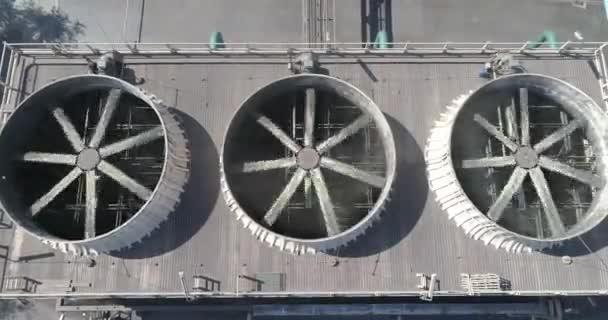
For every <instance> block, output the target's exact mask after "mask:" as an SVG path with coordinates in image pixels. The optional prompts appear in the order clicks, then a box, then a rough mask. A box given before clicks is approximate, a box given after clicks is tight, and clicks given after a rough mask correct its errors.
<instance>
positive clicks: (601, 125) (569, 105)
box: [426, 74, 608, 252]
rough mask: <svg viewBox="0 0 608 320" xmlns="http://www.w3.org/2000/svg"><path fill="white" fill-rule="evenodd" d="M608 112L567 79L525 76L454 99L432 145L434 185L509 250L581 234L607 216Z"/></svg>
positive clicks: (446, 201) (472, 231)
mask: <svg viewBox="0 0 608 320" xmlns="http://www.w3.org/2000/svg"><path fill="white" fill-rule="evenodd" d="M605 122H606V121H605V116H604V114H603V112H602V110H601V109H600V107H599V106H598V105H597V104H596V103H595V102H594V101H593V100H592V99H591V98H590V97H589V96H587V95H586V94H584V93H583V92H582V91H580V90H578V89H577V88H575V87H573V86H572V85H570V84H568V83H566V82H564V81H561V80H559V79H555V78H551V77H547V76H542V75H535V74H521V75H512V76H505V77H501V78H498V79H496V80H493V81H491V82H489V83H487V84H486V85H484V86H483V87H481V88H480V89H478V90H476V91H475V92H473V93H472V94H470V95H465V96H461V97H459V98H457V99H456V100H454V102H453V104H452V105H450V106H449V107H448V110H447V112H446V113H444V114H443V115H442V117H441V120H440V121H438V122H437V123H436V127H435V128H434V129H433V130H432V133H431V136H430V137H429V141H428V144H427V150H426V160H427V164H428V174H429V180H430V185H431V189H432V190H434V191H435V194H436V196H437V200H438V201H439V203H440V204H441V206H442V208H443V209H445V210H446V212H447V213H448V216H449V217H450V218H451V219H453V220H454V221H456V223H457V224H458V225H459V226H461V227H462V228H464V230H465V231H466V233H467V234H469V235H470V236H472V237H473V238H475V239H481V240H483V241H484V242H485V243H486V244H492V245H494V246H496V247H501V248H505V249H507V250H509V251H517V252H519V251H531V250H532V249H542V248H546V247H550V246H552V245H554V244H556V243H559V242H561V241H564V240H567V239H571V238H573V237H576V236H579V235H581V234H582V233H584V232H586V231H588V230H590V229H591V228H593V227H594V226H596V225H597V224H598V223H600V221H602V220H603V219H604V217H605V216H606V214H607V213H608V210H606V209H608V202H607V199H606V198H607V193H606V191H605V182H606V177H607V176H608V172H607V166H606V147H607V144H606V139H605V136H606V133H607V132H606V125H605Z"/></svg>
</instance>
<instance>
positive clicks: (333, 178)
mask: <svg viewBox="0 0 608 320" xmlns="http://www.w3.org/2000/svg"><path fill="white" fill-rule="evenodd" d="M221 162H222V163H221V170H222V181H221V183H222V191H223V194H224V198H225V200H226V202H227V204H228V205H229V206H230V208H231V210H232V211H233V212H234V214H235V215H236V218H237V219H238V220H240V221H241V222H242V224H243V226H244V227H245V228H247V229H249V230H250V231H251V233H252V234H253V235H254V236H255V237H256V238H258V239H260V240H261V241H263V242H266V243H268V244H269V245H271V246H275V247H278V248H280V249H281V250H286V251H289V252H291V253H295V254H302V253H314V252H316V251H325V250H330V249H334V248H337V247H339V246H342V245H344V244H346V243H348V242H349V241H352V240H354V239H355V238H356V237H357V236H359V235H361V234H362V233H363V232H365V230H366V229H367V228H368V227H369V226H370V225H371V224H372V223H373V221H374V220H376V219H377V218H378V217H379V214H380V212H381V211H382V210H383V208H384V205H385V203H386V202H387V200H388V195H389V192H390V189H391V185H392V183H393V180H394V179H395V162H396V159H395V144H394V140H393V135H392V132H391V129H390V127H389V125H388V123H387V121H386V119H385V118H384V115H383V114H382V112H381V111H380V109H379V108H378V107H377V106H376V105H375V104H374V102H373V101H372V100H371V99H370V98H369V97H367V96H366V95H365V94H364V93H363V92H361V91H360V90H358V89H357V88H355V87H353V86H352V85H350V84H348V83H347V82H344V81H342V80H339V79H336V78H333V77H329V76H324V75H315V74H301V75H295V76H289V77H286V78H282V79H279V80H277V81H274V82H272V83H270V84H268V85H267V86H265V87H263V88H261V89H259V90H258V91H256V92H255V93H254V94H253V95H251V96H250V97H249V98H248V99H246V100H245V102H244V103H243V104H242V106H241V107H240V109H239V110H238V112H237V113H236V115H235V116H234V118H233V119H232V120H231V122H230V125H229V127H228V129H227V132H226V136H225V140H224V145H223V150H222V156H221Z"/></svg>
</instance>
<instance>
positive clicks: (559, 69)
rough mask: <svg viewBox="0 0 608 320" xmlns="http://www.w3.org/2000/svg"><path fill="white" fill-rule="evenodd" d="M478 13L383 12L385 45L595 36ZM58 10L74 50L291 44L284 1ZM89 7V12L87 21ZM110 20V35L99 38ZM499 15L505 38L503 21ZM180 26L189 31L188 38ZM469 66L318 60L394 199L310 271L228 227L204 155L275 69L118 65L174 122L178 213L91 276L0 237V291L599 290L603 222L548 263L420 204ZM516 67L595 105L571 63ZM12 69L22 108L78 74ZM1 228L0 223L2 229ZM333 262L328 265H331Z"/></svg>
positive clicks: (581, 66)
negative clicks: (353, 112) (0, 253)
mask: <svg viewBox="0 0 608 320" xmlns="http://www.w3.org/2000/svg"><path fill="white" fill-rule="evenodd" d="M330 2H331V3H335V8H337V9H336V10H335V11H334V12H335V15H334V17H335V20H334V25H335V29H334V30H333V31H332V32H331V35H330V40H331V41H332V42H361V41H362V35H361V27H360V24H361V10H360V8H359V6H358V5H354V3H353V2H346V1H340V0H335V1H330ZM108 3H109V4H108ZM478 3H479V2H478V1H461V2H459V3H458V5H456V4H448V3H446V2H444V1H439V0H438V1H433V0H432V1H425V2H421V1H399V2H395V3H393V6H392V12H393V18H392V23H393V25H392V28H393V34H394V35H393V37H394V39H395V41H429V42H431V41H485V40H495V41H526V40H530V39H531V38H535V37H536V35H537V34H538V33H540V32H541V31H542V30H544V29H552V30H554V31H555V32H556V33H557V34H558V38H559V39H560V41H565V40H569V39H570V38H571V37H572V33H573V32H574V31H576V30H579V31H581V33H582V34H583V35H584V36H585V37H586V40H601V30H602V28H604V29H605V24H606V21H605V17H604V16H603V15H604V13H603V10H601V9H602V8H601V6H598V5H591V7H590V8H588V9H587V10H582V9H578V8H574V7H572V5H571V4H570V3H569V2H563V1H537V2H530V1H523V0H522V1H519V0H517V1H492V2H486V3H485V5H484V6H483V7H479V5H478ZM59 5H60V7H62V8H64V9H65V10H67V11H68V13H70V14H71V15H73V16H75V17H76V18H79V19H82V20H83V22H84V23H85V25H87V33H86V34H85V36H84V39H83V40H86V41H88V42H125V41H140V42H161V43H162V42H206V41H208V37H209V35H210V34H211V32H212V31H216V30H220V31H222V32H223V34H224V36H225V38H226V40H227V41H230V42H301V41H305V40H306V39H307V38H306V32H304V30H303V28H304V27H303V22H302V16H303V6H302V4H301V3H300V2H297V4H296V2H283V1H264V2H262V3H260V2H256V3H255V4H254V3H252V2H240V1H222V2H219V3H217V5H213V6H209V5H205V4H203V3H200V2H198V1H181V2H180V3H179V4H178V5H176V8H179V11H178V12H176V13H175V14H166V11H167V4H166V3H165V2H162V1H150V0H148V1H144V0H141V1H128V2H126V3H125V2H123V1H110V2H106V3H104V4H101V3H100V2H92V3H87V4H84V3H82V2H79V1H67V0H66V1H59ZM127 5H128V8H127V7H126V6H127ZM91 6H103V7H100V8H99V10H98V11H96V10H94V8H91ZM108 7H112V8H113V9H112V10H108V9H107V8H108ZM116 8H121V9H116ZM268 8H272V13H270V12H269V10H268ZM332 8H333V7H332ZM122 9H124V19H125V20H124V23H123V24H118V23H110V21H113V20H114V19H115V17H116V15H117V14H116V12H118V11H120V10H122ZM539 11H542V12H543V14H539V13H538V12H539ZM85 12H86V13H85ZM89 12H97V13H95V14H94V15H90V14H89ZM233 12H237V13H238V14H237V15H235V14H233ZM497 12H500V13H501V14H497ZM514 16H516V17H517V20H518V23H514V22H513V21H512V17H514ZM463 17H464V18H463ZM159 19H162V20H163V23H162V24H161V23H158V21H159ZM183 21H188V22H191V24H189V25H188V28H185V27H184V24H183ZM236 21H238V23H236ZM112 28H114V29H112ZM463 31H465V32H463ZM308 39H310V37H309V38H308ZM485 61H486V59H484V58H470V59H462V58H446V57H443V58H434V59H421V58H390V59H378V58H366V57H362V58H361V61H355V60H354V59H331V60H326V61H322V63H323V67H324V68H327V69H328V71H329V74H330V75H332V76H335V77H339V78H341V79H343V80H346V81H348V82H350V83H352V84H353V85H355V86H356V87H358V88H359V89H361V90H362V91H363V92H365V93H366V94H367V95H368V96H370V97H371V98H372V99H374V101H375V102H376V104H377V105H378V106H379V107H380V108H381V109H382V111H383V112H384V113H385V115H386V116H387V118H388V119H389V122H390V123H391V125H392V129H393V133H394V135H395V137H396V140H397V143H398V146H397V147H398V160H399V168H398V179H397V181H396V183H395V186H394V189H393V192H394V195H395V196H394V197H393V199H392V201H391V202H390V203H389V206H388V208H387V210H386V211H385V212H384V214H383V217H382V219H381V220H380V221H379V223H378V224H377V225H375V226H374V227H373V228H372V229H370V230H369V231H368V232H367V233H366V235H365V236H364V237H362V238H360V239H358V240H357V242H356V243H354V244H352V245H351V246H349V247H347V248H345V249H341V250H340V251H338V252H336V253H334V254H324V253H321V254H317V255H314V256H293V255H290V254H288V253H282V252H279V251H278V250H276V249H272V248H269V247H267V246H265V245H264V244H262V243H260V242H259V241H257V240H256V239H254V238H253V237H252V236H251V235H250V234H249V233H248V232H247V231H246V230H244V229H243V228H242V227H241V226H240V225H239V224H238V223H237V221H236V219H235V218H234V216H233V215H232V213H231V212H230V211H229V210H228V208H227V206H226V205H225V203H224V201H223V199H222V198H221V194H220V191H219V189H220V188H219V172H218V161H219V155H218V154H219V150H220V148H221V144H222V139H223V135H224V132H225V128H226V127H227V125H228V123H229V121H230V118H231V115H232V114H234V112H235V111H236V110H237V108H238V107H239V106H240V104H241V102H242V101H243V100H244V99H245V98H246V97H247V96H248V95H250V94H251V93H252V92H253V91H254V90H256V89H257V88H259V87H261V86H263V85H265V84H267V83H269V82H271V81H273V80H275V79H277V78H279V77H282V76H286V75H289V74H290V72H289V71H288V70H287V68H286V60H285V59H274V60H264V59H260V58H257V57H242V58H238V59H226V60H222V59H214V60H213V61H211V60H207V61H201V60H188V59H174V60H171V59H164V60H155V61H152V60H150V61H145V60H143V61H142V60H139V61H137V62H135V61H133V62H132V63H129V61H127V67H128V68H130V69H132V70H133V71H134V73H135V75H136V76H137V77H141V78H143V79H144V80H145V82H144V83H143V84H142V85H141V86H142V87H143V88H145V89H146V90H148V91H150V92H153V93H154V94H156V95H157V96H159V97H160V98H162V99H163V100H164V101H165V102H166V103H167V104H168V105H169V106H171V107H173V108H175V109H177V110H179V111H180V112H181V116H182V118H183V119H184V125H185V127H186V129H187V131H188V133H189V134H190V137H191V138H190V139H191V144H192V149H193V152H192V153H193V154H192V157H193V162H194V166H193V168H194V169H193V173H192V179H191V180H192V182H191V185H190V186H189V188H188V191H187V193H186V194H185V197H184V199H183V201H182V204H181V206H180V208H179V210H178V211H177V212H176V213H175V214H174V215H173V217H172V218H171V219H170V220H169V221H168V222H167V223H166V224H164V225H162V227H161V229H160V230H159V232H157V233H154V234H152V235H151V237H150V238H146V239H144V241H143V243H142V244H141V245H137V246H135V247H133V248H130V249H129V250H124V251H122V252H119V253H116V254H114V255H103V256H100V257H99V258H97V264H96V266H95V267H93V268H90V267H88V266H87V263H86V261H85V260H84V259H81V258H74V257H69V256H65V255H63V254H61V253H59V252H55V251H50V250H49V249H48V248H47V247H46V246H44V245H43V244H41V243H39V242H38V241H37V240H35V239H33V238H31V237H30V236H28V235H27V234H25V233H24V232H23V231H22V230H19V229H17V230H15V229H14V228H8V229H2V230H0V239H1V240H2V242H1V243H2V245H4V246H6V251H7V254H6V256H7V259H5V268H4V277H5V278H6V277H12V276H25V277H30V278H32V279H35V280H36V281H39V282H41V285H39V286H38V291H37V292H39V293H55V294H58V293H63V292H64V291H65V288H66V286H67V285H68V283H69V282H70V281H71V282H72V284H73V286H74V287H76V292H78V293H86V292H90V293H104V292H123V293H126V292H140V293H144V292H148V293H167V292H172V293H177V294H179V293H180V292H181V286H180V283H179V278H178V272H180V271H183V272H185V274H186V275H187V276H188V277H190V276H192V275H195V274H199V275H205V276H207V277H209V278H212V279H214V280H216V281H218V282H219V284H220V291H221V292H226V293H232V292H236V291H237V290H241V291H245V290H247V288H248V287H249V286H250V284H249V283H247V281H246V280H237V276H238V275H239V274H247V275H255V274H258V273H276V272H281V273H285V274H286V290H288V291H292V292H308V293H324V294H327V293H330V292H351V293H355V292H361V291H366V292H371V291H401V292H416V291H417V290H418V289H417V285H418V284H419V279H418V277H416V273H427V274H430V273H436V274H437V275H438V278H439V280H440V290H441V291H444V292H446V293H449V292H454V293H456V294H464V292H463V289H462V288H461V286H460V274H461V273H496V274H498V275H500V276H502V277H504V278H506V279H508V280H509V281H510V282H511V287H512V290H514V291H534V292H539V291H542V292H544V293H546V294H552V293H555V292H557V291H581V292H583V291H584V292H593V291H600V290H605V289H606V288H608V265H607V264H606V262H605V260H606V259H607V258H608V257H607V253H608V249H607V248H606V247H605V246H606V244H608V233H607V232H606V228H607V227H608V226H607V225H606V224H605V223H604V224H602V225H600V226H599V227H597V228H595V229H594V230H593V231H592V232H590V233H589V234H587V235H585V237H584V238H583V240H584V244H583V242H581V241H579V240H576V241H573V242H571V243H566V244H565V246H564V247H562V248H561V249H560V251H559V252H554V253H533V254H530V255H514V254H508V253H506V252H503V251H498V250H495V249H494V248H491V247H486V246H484V245H483V243H481V242H479V241H474V240H471V239H469V238H468V237H466V236H465V235H464V234H463V232H462V231H461V230H460V229H458V228H457V227H456V226H455V225H454V224H453V223H452V222H450V221H448V220H447V217H446V215H445V214H444V213H443V212H442V211H441V210H440V208H439V207H438V205H437V203H436V202H435V200H434V199H433V194H432V193H430V191H429V190H428V187H427V180H426V177H425V163H424V159H423V154H422V150H423V149H424V146H425V143H426V139H427V137H428V134H429V132H430V129H431V128H432V126H433V122H434V121H436V120H437V119H438V117H439V115H440V113H441V112H442V111H443V108H444V106H445V105H446V104H448V103H450V101H451V100H452V99H454V98H455V97H456V96H458V95H460V94H462V93H466V92H468V91H469V90H471V89H475V88H477V87H479V86H480V85H481V84H483V83H484V81H485V80H483V79H480V78H479V77H478V72H479V70H480V68H481V67H482V65H483V63H484V62H485ZM523 63H524V65H525V66H526V68H527V69H528V70H529V71H530V72H534V73H542V74H546V75H550V76H554V77H558V78H560V79H563V80H565V81H568V82H570V83H572V84H573V85H575V86H577V87H578V88H580V89H581V90H583V91H585V92H586V93H587V94H589V95H590V96H591V97H593V98H594V99H595V100H596V101H598V104H599V103H600V102H601V95H600V90H599V86H598V82H597V79H596V78H595V76H594V74H593V72H592V70H591V68H590V67H589V65H588V63H587V61H585V60H572V59H552V60H535V59H524V60H523ZM20 70H22V71H23V75H22V77H21V78H22V79H23V82H22V84H21V88H22V89H23V90H24V91H25V92H28V93H31V92H33V91H34V90H36V89H37V88H40V87H41V86H42V85H44V84H45V83H48V82H50V81H52V80H54V79H57V78H60V77H63V76H68V75H74V74H82V73H86V66H85V65H84V64H82V61H77V62H76V63H74V61H67V62H66V60H49V61H44V62H40V61H38V62H34V61H31V60H28V59H25V60H23V64H22V65H20ZM3 219H4V220H3V222H5V223H7V222H8V221H7V219H8V218H7V217H4V218H3ZM565 254H567V255H570V256H573V261H574V262H573V263H572V264H570V265H567V264H564V263H563V262H562V259H561V257H562V255H565ZM336 259H338V260H339V262H340V263H339V264H338V265H337V266H334V264H335V260H336ZM0 261H1V260H0Z"/></svg>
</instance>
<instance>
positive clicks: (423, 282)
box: [416, 273, 439, 302]
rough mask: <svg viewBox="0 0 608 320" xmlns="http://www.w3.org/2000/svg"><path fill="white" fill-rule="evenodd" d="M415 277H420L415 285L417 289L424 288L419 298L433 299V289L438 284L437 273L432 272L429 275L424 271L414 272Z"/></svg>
mask: <svg viewBox="0 0 608 320" xmlns="http://www.w3.org/2000/svg"><path fill="white" fill-rule="evenodd" d="M416 277H419V278H420V283H419V284H418V285H417V287H418V289H422V290H426V291H422V292H421V293H420V300H423V301H429V302H430V301H433V295H434V293H435V289H436V287H437V286H438V284H439V280H438V279H437V274H436V273H433V274H431V275H430V276H429V275H427V274H424V273H416Z"/></svg>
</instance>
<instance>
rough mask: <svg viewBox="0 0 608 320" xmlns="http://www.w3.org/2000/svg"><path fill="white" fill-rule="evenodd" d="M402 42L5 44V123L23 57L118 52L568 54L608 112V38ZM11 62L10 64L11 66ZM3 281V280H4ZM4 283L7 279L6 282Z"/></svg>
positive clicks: (130, 55)
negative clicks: (586, 69)
mask: <svg viewBox="0 0 608 320" xmlns="http://www.w3.org/2000/svg"><path fill="white" fill-rule="evenodd" d="M536 45H547V46H548V45H551V43H536V42H468V43H465V42H400V43H391V44H389V47H390V48H387V49H376V48H374V47H373V43H321V44H314V43H226V44H225V45H224V48H221V49H212V47H211V44H209V43H19V44H15V43H6V42H5V43H3V48H2V50H1V56H0V70H3V69H4V68H6V74H5V75H2V74H0V87H2V99H1V100H0V114H1V118H0V124H4V122H5V121H6V119H7V116H8V115H9V114H10V110H12V108H8V110H6V109H7V107H9V106H11V107H14V106H12V105H11V103H14V104H17V103H18V101H16V99H15V100H13V99H12V94H13V92H14V91H17V92H18V91H19V90H20V88H19V87H18V86H17V87H15V84H16V83H15V73H16V72H17V69H18V65H19V61H22V57H29V58H33V59H36V60H38V59H82V58H91V57H95V56H99V55H100V54H102V53H103V52H106V51H110V50H115V51H117V52H119V53H121V54H123V55H125V60H127V61H128V60H134V59H149V58H151V57H156V56H168V57H177V58H186V59H188V58H204V57H209V58H222V59H223V58H227V59H229V58H232V57H241V58H242V57H254V58H255V57H258V58H260V57H290V56H293V55H297V54H300V53H306V52H314V53H316V54H318V55H320V56H321V58H323V57H360V56H365V57H375V58H396V57H410V58H417V57H429V56H433V57H435V56H436V57H452V58H467V57H489V56H491V55H494V54H496V53H510V54H513V55H516V56H524V57H526V56H527V57H535V58H542V57H562V58H564V59H567V58H588V59H592V61H593V62H594V65H595V66H596V68H597V71H598V73H599V77H598V79H599V80H598V81H599V86H600V90H601V92H602V99H603V105H604V107H605V108H606V110H608V66H607V63H606V57H605V54H604V52H605V51H606V50H608V49H607V47H608V42H571V41H567V42H559V43H553V46H552V47H554V48H552V47H538V48H533V47H534V46H536ZM5 64H6V65H5ZM2 280H3V279H2ZM0 283H1V281H0ZM421 294H422V292H421V291H346V292H337V291H336V292H296V291H285V292H249V293H243V292H191V293H190V295H192V296H193V297H195V298H199V297H200V298H203V297H217V298H230V297H296V296H297V297H370V296H373V297H400V296H402V297H406V296H420V295H421ZM469 294H470V293H469V292H467V291H435V292H434V295H435V296H438V297H440V296H444V297H448V296H465V295H469ZM492 296H505V297H506V296H543V297H547V296H608V290H542V291H541V290H539V291H504V292H500V293H496V294H492ZM62 297H73V298H107V297H121V298H177V299H180V298H184V293H183V292H180V291H178V292H105V293H93V292H90V293H78V292H69V293H67V292H57V293H6V292H0V299H12V298H62Z"/></svg>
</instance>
